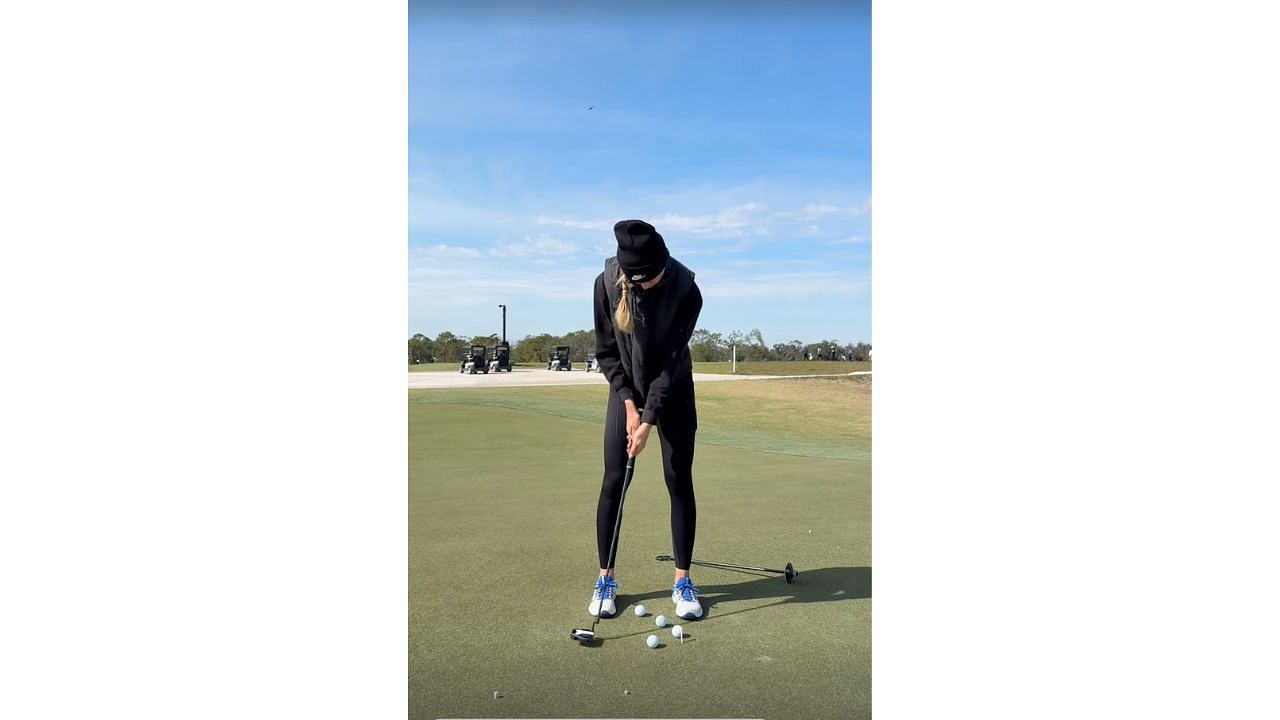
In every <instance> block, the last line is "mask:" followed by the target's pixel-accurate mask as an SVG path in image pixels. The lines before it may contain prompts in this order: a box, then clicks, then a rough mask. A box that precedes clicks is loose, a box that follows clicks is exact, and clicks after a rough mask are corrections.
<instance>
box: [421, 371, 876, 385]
mask: <svg viewBox="0 0 1280 720" xmlns="http://www.w3.org/2000/svg"><path fill="white" fill-rule="evenodd" d="M870 374H871V371H870V370H864V371H861V372H851V373H838V374H836V375H719V374H713V373H694V374H693V381H694V382H695V383H702V382H720V381H722V380H781V379H784V378H803V377H847V376H849V375H870ZM604 384H605V379H604V376H603V375H601V374H600V373H598V372H586V371H584V370H568V371H566V370H558V371H557V370H543V369H541V368H516V369H515V370H513V371H511V372H500V373H489V374H488V375H485V374H484V373H479V374H476V375H471V374H470V373H459V372H450V371H448V370H443V371H428V372H411V373H409V389H410V390H423V389H436V388H469V387H542V386H547V385H604Z"/></svg>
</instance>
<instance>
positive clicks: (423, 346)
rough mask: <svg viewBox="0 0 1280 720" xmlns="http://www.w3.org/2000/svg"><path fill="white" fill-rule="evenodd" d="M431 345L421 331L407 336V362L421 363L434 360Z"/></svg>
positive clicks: (412, 363)
mask: <svg viewBox="0 0 1280 720" xmlns="http://www.w3.org/2000/svg"><path fill="white" fill-rule="evenodd" d="M431 345H432V343H431V341H430V340H428V339H427V336H426V335H423V334H422V333H418V334H416V335H414V336H413V337H411V338H409V364H410V365H419V364H421V363H429V362H434V361H435V358H434V357H433V356H432V347H431Z"/></svg>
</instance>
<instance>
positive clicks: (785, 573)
mask: <svg viewBox="0 0 1280 720" xmlns="http://www.w3.org/2000/svg"><path fill="white" fill-rule="evenodd" d="M654 559H655V560H657V561H658V562H674V561H675V558H673V557H671V556H670V555H659V556H658V557H656V558H654ZM689 562H691V563H693V564H694V565H703V566H705V567H713V568H722V569H725V570H754V571H756V572H771V573H779V574H781V575H782V579H784V580H786V581H787V582H788V583H790V582H791V581H792V580H794V579H795V578H796V576H797V575H799V574H800V573H798V572H796V569H795V567H793V566H792V565H791V563H789V562H788V563H787V569H785V570H774V569H773V568H763V567H754V566H751V565H734V564H731V563H717V562H708V561H706V560H690V561H689Z"/></svg>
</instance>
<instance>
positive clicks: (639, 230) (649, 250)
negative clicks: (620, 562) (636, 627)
mask: <svg viewBox="0 0 1280 720" xmlns="http://www.w3.org/2000/svg"><path fill="white" fill-rule="evenodd" d="M613 234H614V237H615V238H616V239H617V241H618V252H617V255H616V256H615V257H611V258H609V259H608V260H606V261H605V266H604V272H602V273H601V274H600V275H599V276H598V277H597V278H596V283H595V326H596V361H597V362H598V364H599V366H600V372H601V373H602V374H603V375H604V376H605V378H606V379H608V381H609V405H608V409H607V412H606V415H605V426H604V481H603V483H602V485H601V488H600V500H599V502H598V504H597V505H596V546H597V550H598V553H599V558H600V575H599V577H598V578H597V580H596V586H595V591H594V592H593V593H592V596H591V604H590V606H589V607H588V612H590V613H591V614H592V615H597V614H598V615H599V616H600V617H604V618H610V617H613V616H615V615H617V613H618V608H617V593H618V583H617V579H616V578H615V577H614V567H613V566H614V560H615V559H616V558H617V554H618V539H617V538H616V537H614V528H615V521H617V522H621V520H620V518H619V517H618V507H619V504H620V503H621V502H622V493H623V487H622V483H623V477H624V475H625V471H626V464H627V459H628V458H629V457H637V456H639V455H640V453H642V452H643V451H644V449H645V447H646V446H647V444H648V441H649V435H650V433H651V432H652V431H653V429H654V428H655V427H656V428H657V429H658V439H659V444H660V446H661V450H662V467H663V472H664V474H665V476H666V482H667V492H668V494H669V495H670V497H671V544H672V547H673V550H674V554H675V558H676V563H675V564H676V570H675V580H674V586H673V587H672V588H671V600H672V602H673V603H675V606H676V608H675V614H676V615H677V616H679V617H680V618H681V619H683V620H696V619H698V618H701V617H702V605H701V604H700V603H699V602H698V589H697V587H695V586H694V584H693V581H692V580H691V579H690V577H689V565H690V562H691V561H692V560H693V540H694V531H695V528H696V523H697V515H698V510H697V505H696V503H695V502H694V495H693V439H694V434H695V431H696V430H697V428H698V414H697V409H696V407H695V404H694V397H693V361H692V358H691V357H690V356H689V339H690V337H692V335H693V330H694V326H695V324H696V323H697V321H698V313H700V312H701V311H702V293H701V292H699V290H698V286H697V284H696V283H694V280H693V272H692V271H690V270H689V269H688V268H686V267H685V266H684V265H682V264H680V263H679V262H677V261H676V260H675V259H674V258H672V257H671V254H670V253H669V252H668V251H667V245H666V243H665V242H664V241H663V239H662V235H660V234H659V233H658V231H657V230H656V229H654V227H653V226H652V225H650V224H649V223H647V222H644V221H643V220H623V221H621V222H619V223H617V224H616V225H614V227H613ZM610 538H612V539H613V542H612V547H610Z"/></svg>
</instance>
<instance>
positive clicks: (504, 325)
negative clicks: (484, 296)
mask: <svg viewBox="0 0 1280 720" xmlns="http://www.w3.org/2000/svg"><path fill="white" fill-rule="evenodd" d="M498 307H500V308H502V343H503V344H504V345H505V344H506V342H507V306H506V305H499V306H498Z"/></svg>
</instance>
